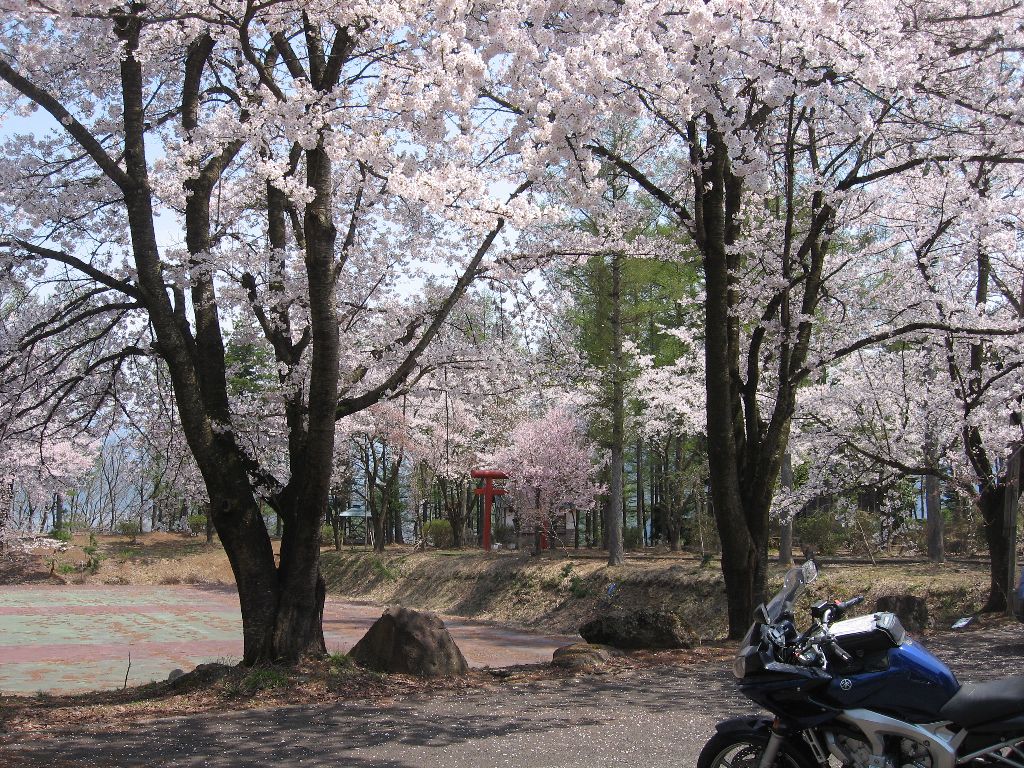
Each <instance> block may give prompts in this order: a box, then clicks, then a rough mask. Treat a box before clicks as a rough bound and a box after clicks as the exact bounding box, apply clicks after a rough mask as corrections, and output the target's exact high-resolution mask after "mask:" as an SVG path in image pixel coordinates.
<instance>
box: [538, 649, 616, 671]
mask: <svg viewBox="0 0 1024 768" xmlns="http://www.w3.org/2000/svg"><path fill="white" fill-rule="evenodd" d="M616 654H617V655H620V656H621V655H622V654H621V653H619V651H614V650H612V649H610V648H605V647H603V646H600V645H591V644H590V643H573V644H572V645H563V646H562V647H561V648H556V649H555V652H554V654H552V656H551V663H552V664H554V665H555V666H556V667H565V668H566V669H575V670H580V671H592V670H597V669H601V668H603V667H604V666H606V665H607V664H608V662H609V661H611V659H612V656H614V655H616Z"/></svg>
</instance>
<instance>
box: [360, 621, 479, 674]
mask: <svg viewBox="0 0 1024 768" xmlns="http://www.w3.org/2000/svg"><path fill="white" fill-rule="evenodd" d="M349 656H351V657H352V660H353V661H355V663H356V664H358V665H359V666H361V667H366V668H367V669H373V670H376V671H378V672H395V673H400V674H406V675H417V676H419V677H453V676H456V675H463V674H465V673H466V672H467V671H468V669H469V665H468V664H466V659H465V657H464V656H463V655H462V651H460V650H459V646H457V645H456V644H455V641H454V640H452V636H451V635H450V634H448V630H447V629H446V628H445V626H444V622H443V621H441V619H439V618H438V617H437V615H436V614H433V613H426V612H421V611H414V610H412V609H409V608H388V609H387V610H386V611H385V612H384V615H383V616H381V617H380V618H379V619H377V621H375V622H374V623H373V626H372V627H370V629H369V631H368V632H367V633H366V634H365V635H363V637H362V639H361V640H360V641H359V642H358V643H356V645H355V647H354V648H353V649H352V650H351V651H350V652H349Z"/></svg>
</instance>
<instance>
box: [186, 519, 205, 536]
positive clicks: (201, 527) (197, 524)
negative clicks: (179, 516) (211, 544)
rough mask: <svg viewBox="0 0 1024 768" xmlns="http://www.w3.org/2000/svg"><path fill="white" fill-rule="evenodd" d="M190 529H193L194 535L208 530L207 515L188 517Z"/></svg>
mask: <svg viewBox="0 0 1024 768" xmlns="http://www.w3.org/2000/svg"><path fill="white" fill-rule="evenodd" d="M188 527H189V528H190V529H192V532H193V533H199V532H200V531H205V530H206V515H189V516H188Z"/></svg>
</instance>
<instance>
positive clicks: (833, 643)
mask: <svg viewBox="0 0 1024 768" xmlns="http://www.w3.org/2000/svg"><path fill="white" fill-rule="evenodd" d="M828 648H829V650H830V651H832V653H834V654H835V655H836V656H838V657H839V659H840V660H841V661H842V662H843V663H844V664H849V663H850V662H851V661H853V656H851V655H850V654H848V653H847V652H846V650H845V649H844V648H843V647H842V646H841V645H839V642H838V641H837V640H836V639H835V638H834V637H831V636H829V638H828Z"/></svg>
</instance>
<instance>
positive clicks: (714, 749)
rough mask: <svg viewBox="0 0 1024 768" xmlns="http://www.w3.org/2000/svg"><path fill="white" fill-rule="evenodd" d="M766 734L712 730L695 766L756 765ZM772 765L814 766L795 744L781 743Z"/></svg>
mask: <svg viewBox="0 0 1024 768" xmlns="http://www.w3.org/2000/svg"><path fill="white" fill-rule="evenodd" d="M767 743H768V735H767V734H765V733H763V732H753V731H751V732H746V733H744V732H736V731H732V732H726V733H722V732H719V733H716V734H715V735H714V736H712V737H711V740H710V741H708V743H707V744H705V745H704V749H702V750H701V751H700V757H699V758H698V759H697V768H758V765H759V764H760V762H761V755H762V754H763V753H764V748H765V745H766V744H767ZM773 768H817V766H816V764H815V762H814V761H813V760H809V759H808V756H806V755H804V754H802V751H801V749H800V747H799V746H797V745H794V744H791V743H785V742H784V743H783V744H782V747H781V748H780V749H779V754H778V756H777V757H776V758H775V762H774V763H773Z"/></svg>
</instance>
